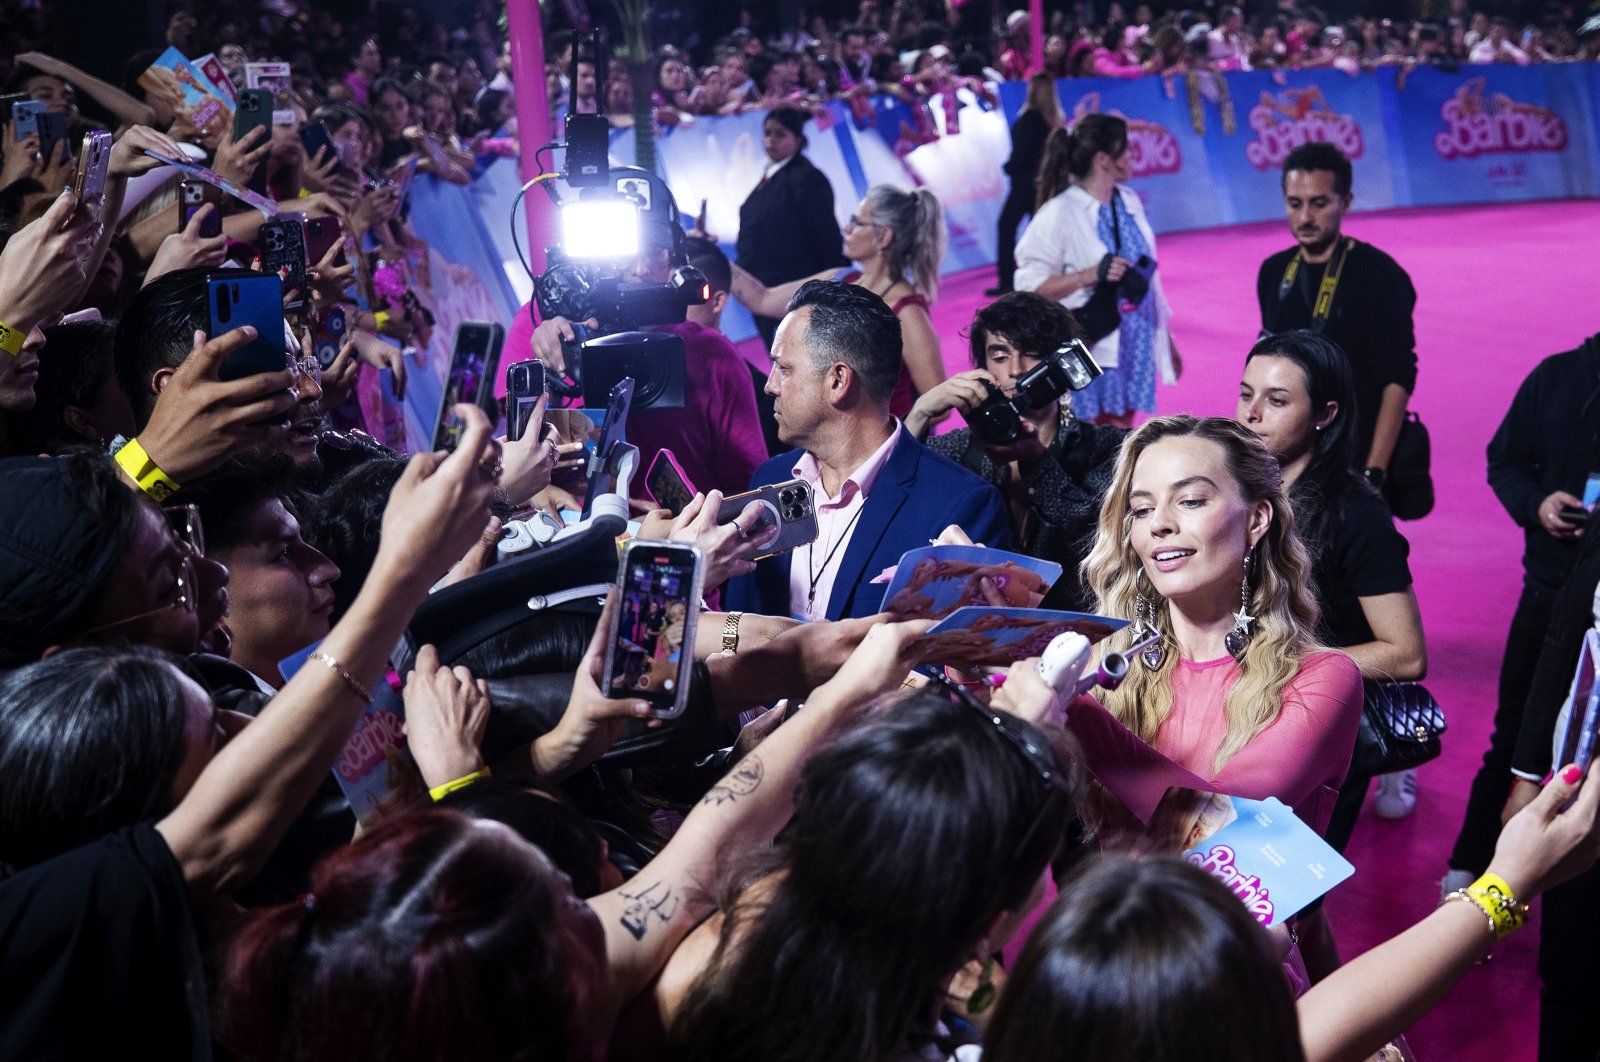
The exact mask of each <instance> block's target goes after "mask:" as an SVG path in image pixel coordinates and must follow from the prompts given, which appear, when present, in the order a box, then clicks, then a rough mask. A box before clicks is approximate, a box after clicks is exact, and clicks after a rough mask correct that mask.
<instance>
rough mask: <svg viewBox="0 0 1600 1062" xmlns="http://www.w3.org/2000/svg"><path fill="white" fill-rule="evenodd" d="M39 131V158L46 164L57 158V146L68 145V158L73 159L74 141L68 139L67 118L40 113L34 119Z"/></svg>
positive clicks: (44, 112)
mask: <svg viewBox="0 0 1600 1062" xmlns="http://www.w3.org/2000/svg"><path fill="white" fill-rule="evenodd" d="M34 122H35V124H36V125H37V126H38V129H39V157H40V158H41V159H44V160H45V161H46V162H53V161H55V158H56V145H58V144H65V145H67V158H69V159H70V158H71V157H72V141H71V140H68V139H67V116H66V115H64V114H52V113H51V112H49V111H40V112H39V113H38V115H37V116H36V117H35V118H34Z"/></svg>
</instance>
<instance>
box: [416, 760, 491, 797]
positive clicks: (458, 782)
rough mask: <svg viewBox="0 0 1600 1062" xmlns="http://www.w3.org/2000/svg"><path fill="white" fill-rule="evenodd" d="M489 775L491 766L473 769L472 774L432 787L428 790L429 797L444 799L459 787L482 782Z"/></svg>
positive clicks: (462, 787)
mask: <svg viewBox="0 0 1600 1062" xmlns="http://www.w3.org/2000/svg"><path fill="white" fill-rule="evenodd" d="M489 775H490V771H489V768H487V767H484V768H481V769H479V770H476V771H473V772H472V773H471V774H464V775H462V776H461V777H460V778H457V779H455V780H454V781H450V782H445V783H444V784H443V785H436V786H434V787H433V788H432V789H430V790H428V799H430V800H433V801H439V800H443V799H444V798H445V797H447V796H449V795H450V794H451V793H454V792H455V791H456V790H457V789H465V788H466V787H467V786H469V785H471V784H472V783H474V782H480V781H482V780H483V779H485V778H488V777H489Z"/></svg>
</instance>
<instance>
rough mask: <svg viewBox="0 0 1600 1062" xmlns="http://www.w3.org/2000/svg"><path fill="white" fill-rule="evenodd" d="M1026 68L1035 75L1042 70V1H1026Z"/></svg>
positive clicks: (1043, 28) (1043, 31) (1043, 29)
mask: <svg viewBox="0 0 1600 1062" xmlns="http://www.w3.org/2000/svg"><path fill="white" fill-rule="evenodd" d="M1028 33H1029V35H1030V37H1031V40H1030V41H1029V43H1028V67H1029V69H1031V70H1032V71H1033V72H1034V73H1035V74H1037V73H1039V71H1041V70H1043V69H1044V34H1045V22H1044V0H1028Z"/></svg>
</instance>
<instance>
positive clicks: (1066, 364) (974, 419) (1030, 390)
mask: <svg viewBox="0 0 1600 1062" xmlns="http://www.w3.org/2000/svg"><path fill="white" fill-rule="evenodd" d="M1100 374H1101V369H1100V366H1099V365H1098V364H1096V363H1095V360H1094V355H1092V354H1090V353H1089V348H1088V347H1086V346H1084V345H1083V341H1082V340H1079V339H1069V340H1067V342H1065V343H1063V344H1062V345H1061V346H1060V347H1058V348H1057V349H1056V351H1055V353H1053V354H1051V355H1050V356H1049V357H1048V358H1045V359H1044V360H1043V361H1041V362H1040V363H1039V364H1038V365H1035V366H1034V367H1033V368H1031V369H1029V370H1028V371H1027V372H1025V373H1023V374H1022V376H1021V377H1020V378H1019V379H1018V380H1017V386H1016V391H1015V392H1014V393H1013V394H1012V396H1011V397H1010V398H1007V397H1006V396H1005V395H1004V394H1003V393H1002V392H1001V391H1000V389H999V388H998V387H996V386H994V384H991V383H989V382H987V381H985V382H984V387H985V388H987V389H988V392H989V397H988V398H986V399H984V401H983V405H981V406H979V407H978V408H977V409H975V410H973V411H972V412H971V413H968V414H967V423H968V424H969V425H971V427H972V431H973V434H974V435H976V436H978V438H980V439H982V440H983V441H985V442H989V443H993V444H994V445H996V446H1004V445H1006V444H1007V443H1013V442H1016V441H1017V440H1018V439H1019V438H1021V437H1022V418H1023V417H1026V416H1030V415H1031V414H1033V413H1036V412H1038V411H1039V410H1041V409H1043V408H1044V407H1045V406H1048V405H1049V404H1050V403H1051V402H1054V401H1055V400H1056V399H1058V398H1060V397H1061V396H1062V395H1064V394H1066V393H1067V392H1068V391H1081V390H1083V389H1084V388H1085V387H1088V386H1089V384H1090V383H1091V382H1093V380H1094V378H1095V377H1096V376H1099V375H1100Z"/></svg>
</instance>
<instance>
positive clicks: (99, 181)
mask: <svg viewBox="0 0 1600 1062" xmlns="http://www.w3.org/2000/svg"><path fill="white" fill-rule="evenodd" d="M111 142H112V138H111V134H110V133H89V134H88V135H87V136H85V137H84V138H83V150H82V151H81V152H79V155H78V169H77V172H76V173H75V174H74V175H73V179H72V191H73V194H74V195H76V196H77V197H78V200H79V201H80V202H81V201H83V200H85V199H99V198H100V197H101V196H103V195H105V193H106V167H108V166H109V165H110V164H111Z"/></svg>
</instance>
